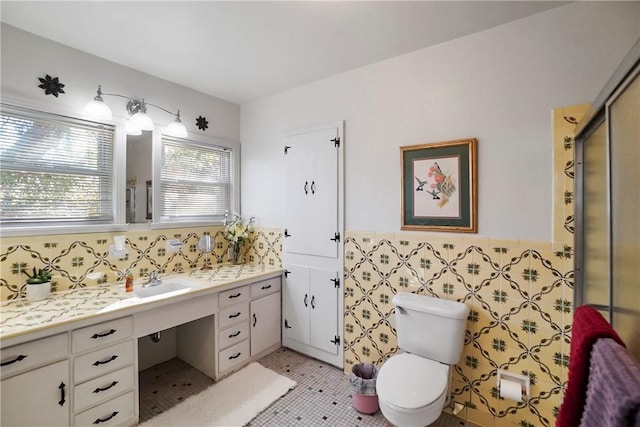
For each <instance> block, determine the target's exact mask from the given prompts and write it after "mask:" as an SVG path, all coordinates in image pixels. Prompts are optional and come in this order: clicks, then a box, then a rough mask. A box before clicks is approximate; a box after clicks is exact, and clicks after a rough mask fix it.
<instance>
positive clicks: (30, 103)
mask: <svg viewBox="0 0 640 427" xmlns="http://www.w3.org/2000/svg"><path fill="white" fill-rule="evenodd" d="M2 102H3V103H5V104H10V105H15V106H19V107H22V108H27V109H32V110H36V111H40V112H42V113H47V114H56V115H61V116H67V117H70V118H73V119H80V120H86V117H84V116H82V114H81V113H80V109H79V108H78V107H71V106H68V105H64V104H56V105H53V104H50V103H47V102H43V101H37V100H30V99H24V98H22V97H16V96H13V95H5V94H3V96H2ZM126 119H127V117H122V116H116V115H114V118H113V120H105V121H102V122H97V123H105V124H110V125H114V126H115V140H114V147H113V179H112V185H113V209H114V213H113V218H114V221H113V223H111V224H65V225H29V224H25V225H24V226H15V227H3V226H0V236H1V237H21V236H37V235H42V236H44V235H57V234H84V233H107V232H128V231H144V230H155V229H167V228H185V227H201V226H214V225H222V224H223V221H169V222H161V221H155V220H154V221H153V222H150V223H133V224H128V223H127V222H126V212H125V210H126V174H127V171H126V163H127V135H126ZM165 132H166V126H162V125H159V124H157V123H156V126H155V128H154V130H153V132H152V153H153V154H152V159H151V161H152V165H151V168H152V179H153V180H155V181H157V182H159V179H160V171H159V167H157V166H156V165H160V164H161V163H160V161H161V159H160V156H161V146H160V144H161V138H162V134H164V133H165ZM188 139H190V140H192V141H195V142H198V143H202V144H211V145H214V146H218V147H226V148H228V149H230V150H231V210H232V211H233V212H240V149H241V144H240V142H239V141H235V140H231V139H226V138H222V137H218V136H209V135H204V134H200V133H194V132H189V136H188ZM152 191H153V198H154V200H157V199H158V197H159V186H154V187H153V190H152ZM158 215H159V212H156V207H155V206H153V218H158Z"/></svg>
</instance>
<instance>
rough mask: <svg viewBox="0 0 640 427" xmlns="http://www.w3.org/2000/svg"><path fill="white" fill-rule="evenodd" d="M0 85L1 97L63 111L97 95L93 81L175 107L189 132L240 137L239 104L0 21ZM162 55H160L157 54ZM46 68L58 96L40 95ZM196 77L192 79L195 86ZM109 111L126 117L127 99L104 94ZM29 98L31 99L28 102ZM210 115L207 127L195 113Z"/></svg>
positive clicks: (164, 120) (159, 115)
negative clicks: (56, 81)
mask: <svg viewBox="0 0 640 427" xmlns="http://www.w3.org/2000/svg"><path fill="white" fill-rule="evenodd" d="M1 31H2V34H1V35H2V40H1V43H2V64H1V70H2V75H1V86H0V88H1V90H2V92H1V93H2V98H3V100H5V101H6V100H7V97H10V99H14V98H15V99H18V100H20V103H21V105H23V106H37V107H38V108H45V109H48V110H50V111H53V112H56V111H64V112H66V113H67V114H72V115H77V116H80V114H81V111H82V108H83V107H84V105H85V104H86V103H87V102H88V101H89V100H91V99H92V98H93V97H94V96H95V95H96V90H97V88H98V85H99V84H101V85H102V89H103V91H104V92H108V93H119V94H123V95H127V96H130V97H133V98H137V99H140V98H145V99H146V101H148V102H151V103H153V104H157V105H160V106H162V107H164V108H167V109H169V110H172V111H175V110H178V109H180V112H181V116H182V121H183V123H184V124H185V126H186V127H187V130H188V131H189V132H190V133H191V134H192V135H198V134H201V135H207V136H212V137H213V136H215V137H220V138H224V139H228V140H232V141H239V139H240V138H239V134H240V107H239V106H238V105H237V104H233V103H231V102H227V101H224V100H221V99H218V98H214V97H212V96H208V95H205V94H203V93H200V92H196V91H194V90H192V89H188V88H186V87H184V86H180V85H177V84H175V83H171V82H168V81H166V80H162V79H159V78H157V77H153V76H151V75H149V74H145V73H142V72H139V71H137V70H134V69H132V68H128V67H125V66H122V65H119V64H116V63H114V62H110V61H106V60H104V59H101V58H98V57H96V56H93V55H89V54H87V53H84V52H82V51H79V50H76V49H72V48H70V47H68V46H65V45H61V44H59V43H55V42H53V41H51V40H48V39H44V38H42V37H39V36H36V35H33V34H31V33H27V32H24V31H22V30H19V29H17V28H15V27H12V26H9V25H6V24H4V23H3V24H2V27H1ZM157 60H158V61H162V60H163V58H158V59H157ZM45 74H49V75H50V76H52V77H58V78H59V79H60V81H61V82H62V83H64V84H65V85H66V86H65V88H64V91H65V92H66V93H65V94H61V95H60V96H59V97H58V98H55V97H53V96H51V95H47V96H45V95H44V91H43V90H42V89H40V88H38V85H39V84H40V82H39V81H38V77H44V76H45ZM196 85H197V82H194V86H196ZM105 102H107V103H108V104H109V105H110V106H111V109H112V111H113V114H114V116H120V117H122V118H126V117H128V116H127V114H126V111H125V105H126V100H124V99H122V98H114V97H105ZM28 104H32V105H28ZM147 113H148V114H149V115H150V116H151V118H152V119H153V120H154V122H155V123H156V124H158V125H167V124H168V123H169V122H171V121H172V120H173V117H172V116H171V115H170V114H168V113H165V112H163V111H161V110H158V109H156V108H153V107H149V108H148V110H147ZM200 115H202V116H204V117H206V118H207V120H208V121H209V128H208V129H207V130H206V131H204V132H203V131H200V130H198V127H197V126H196V122H195V119H196V118H197V117H198V116H200Z"/></svg>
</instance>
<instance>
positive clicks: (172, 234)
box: [0, 227, 282, 301]
mask: <svg viewBox="0 0 640 427" xmlns="http://www.w3.org/2000/svg"><path fill="white" fill-rule="evenodd" d="M123 234H124V235H125V236H126V248H127V251H128V254H127V256H126V257H125V258H124V259H113V258H111V257H110V256H109V245H111V244H113V236H115V235H123ZM205 234H209V235H211V236H212V237H213V239H214V242H215V243H214V250H213V251H212V253H210V254H207V255H205V254H204V253H203V252H202V251H200V250H199V249H198V240H199V239H200V238H201V237H202V236H203V235H205ZM171 239H178V240H180V241H181V242H182V243H183V246H182V249H180V250H179V251H178V252H173V253H170V252H169V251H168V250H167V243H166V242H167V240H171ZM227 247H228V244H227V241H226V240H225V239H224V235H223V228H222V227H199V228H193V229H191V228H189V229H186V228H184V229H166V230H147V231H136V232H127V233H122V232H112V233H88V234H67V235H50V236H29V237H9V238H2V241H1V242H0V301H6V300H11V299H16V298H21V297H24V296H25V292H26V291H25V289H24V288H25V285H24V284H25V281H26V276H25V273H24V271H25V270H26V271H31V269H32V268H33V267H36V268H43V267H45V266H46V267H50V268H51V269H52V271H53V273H54V276H53V281H52V285H53V287H54V290H56V291H62V290H67V289H76V288H82V287H86V286H95V285H97V284H101V283H109V282H116V281H118V280H122V274H123V273H124V272H126V270H127V269H128V268H132V269H133V271H134V276H135V277H136V278H138V277H144V276H147V275H148V274H149V273H150V272H151V271H153V270H159V271H161V272H164V273H170V272H181V271H186V270H189V269H193V268H201V267H203V266H204V265H205V263H209V264H220V263H223V262H227ZM243 250H244V259H245V262H249V263H264V264H267V265H270V266H281V265H282V259H281V253H282V243H281V230H280V229H273V228H256V230H255V231H254V233H253V234H252V235H251V236H250V238H249V239H248V241H247V242H245V244H244V246H243ZM92 273H94V274H92ZM96 273H97V274H96Z"/></svg>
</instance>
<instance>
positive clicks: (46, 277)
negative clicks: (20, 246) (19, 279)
mask: <svg viewBox="0 0 640 427" xmlns="http://www.w3.org/2000/svg"><path fill="white" fill-rule="evenodd" d="M25 274H26V275H27V277H28V279H27V283H28V284H30V285H37V284H40V283H47V282H50V281H51V276H52V274H51V271H50V270H49V269H48V268H46V267H45V268H40V269H36V268H35V267H33V273H31V274H29V273H28V272H26V271H25Z"/></svg>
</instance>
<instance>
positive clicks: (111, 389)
mask: <svg viewBox="0 0 640 427" xmlns="http://www.w3.org/2000/svg"><path fill="white" fill-rule="evenodd" d="M134 375H135V374H134V372H133V366H132V365H131V366H127V367H126V368H124V369H120V370H118V371H116V372H112V373H110V374H106V375H103V376H101V377H99V378H96V379H94V380H91V381H87V382H86V383H84V384H81V385H78V386H75V387H74V388H73V390H74V393H73V403H74V405H73V409H74V411H75V412H80V411H84V410H85V409H87V408H88V407H90V406H93V405H95V404H97V403H100V402H103V401H105V400H108V399H111V398H112V397H113V396H116V395H118V394H121V393H122V392H125V391H127V390H131V389H133V383H134Z"/></svg>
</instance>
